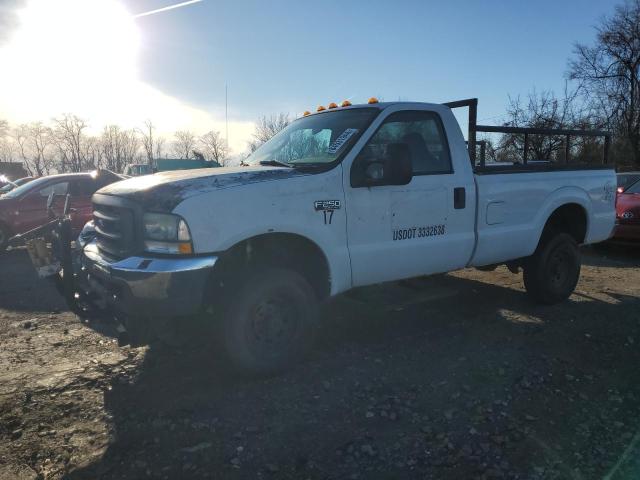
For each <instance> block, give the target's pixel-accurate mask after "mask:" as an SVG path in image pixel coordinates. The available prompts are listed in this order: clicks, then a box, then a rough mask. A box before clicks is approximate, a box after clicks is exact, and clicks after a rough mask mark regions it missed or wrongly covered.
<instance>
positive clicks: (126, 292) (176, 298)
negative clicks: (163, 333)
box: [78, 240, 217, 318]
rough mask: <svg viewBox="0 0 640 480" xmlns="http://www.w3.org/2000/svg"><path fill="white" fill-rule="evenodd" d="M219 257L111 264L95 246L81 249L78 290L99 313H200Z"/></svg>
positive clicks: (145, 259) (137, 258)
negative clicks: (97, 307)
mask: <svg viewBox="0 0 640 480" xmlns="http://www.w3.org/2000/svg"><path fill="white" fill-rule="evenodd" d="M216 261H217V257H216V256H197V257H176V258H169V257H151V256H149V257H147V256H144V257H143V256H133V257H128V258H125V259H122V260H118V261H114V262H109V261H107V259H105V258H104V256H102V255H101V254H100V252H99V250H98V247H97V245H96V243H95V240H94V241H92V242H89V243H87V244H86V245H84V247H83V248H82V253H81V256H80V275H78V283H79V285H78V287H79V288H80V290H82V291H83V293H84V294H85V295H86V296H87V297H90V298H93V299H94V303H97V304H98V306H99V307H101V308H113V310H114V313H116V314H122V315H125V316H126V317H129V318H131V317H144V318H149V317H176V316H186V315H192V314H195V313H198V312H199V311H200V309H201V307H202V305H203V298H204V292H205V290H206V287H207V284H208V281H209V278H210V274H211V269H212V268H213V266H214V265H215V263H216Z"/></svg>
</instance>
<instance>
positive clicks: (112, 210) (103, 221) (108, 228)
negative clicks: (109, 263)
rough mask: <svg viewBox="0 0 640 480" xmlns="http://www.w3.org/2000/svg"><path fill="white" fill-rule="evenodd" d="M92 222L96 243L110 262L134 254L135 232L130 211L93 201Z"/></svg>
mask: <svg viewBox="0 0 640 480" xmlns="http://www.w3.org/2000/svg"><path fill="white" fill-rule="evenodd" d="M94 198H95V197H94ZM93 222H94V224H95V229H96V243H97V246H98V249H99V250H100V253H101V254H102V255H104V256H105V257H107V258H108V259H111V260H120V259H122V258H125V257H127V256H130V255H131V254H133V253H134V250H135V230H134V214H133V211H132V210H130V209H128V208H125V207H116V206H112V205H104V204H101V203H97V202H95V201H94V203H93Z"/></svg>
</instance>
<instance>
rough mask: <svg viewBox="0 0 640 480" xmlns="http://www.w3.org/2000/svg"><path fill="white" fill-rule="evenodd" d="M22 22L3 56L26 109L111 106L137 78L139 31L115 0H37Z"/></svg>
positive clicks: (29, 111)
mask: <svg viewBox="0 0 640 480" xmlns="http://www.w3.org/2000/svg"><path fill="white" fill-rule="evenodd" d="M19 22H20V24H19V27H18V30H17V31H16V32H15V34H14V35H13V37H12V39H11V40H10V43H9V45H8V46H6V47H5V48H3V52H4V55H3V57H4V58H2V61H3V65H5V66H7V67H8V68H7V69H6V70H5V69H4V68H3V70H5V71H7V72H10V74H9V75H8V76H6V77H5V80H6V81H7V82H8V83H10V84H11V85H10V87H11V88H10V90H9V91H11V92H13V94H14V95H16V96H17V99H20V100H21V104H20V105H14V106H13V109H16V108H17V109H19V110H20V113H21V114H22V115H26V116H33V115H34V114H37V113H38V112H42V111H45V112H50V113H52V114H55V113H57V112H61V111H79V110H86V107H87V106H88V105H92V106H93V107H94V108H95V107H100V106H104V107H108V106H109V104H110V102H111V101H112V100H113V99H112V97H114V96H120V97H121V96H122V95H123V94H124V95H126V94H127V93H126V92H127V91H128V87H130V86H131V83H132V82H135V81H136V80H137V72H136V57H137V54H138V49H139V45H140V35H139V32H138V29H137V27H136V25H135V22H134V20H133V18H132V17H131V15H130V14H129V12H127V10H126V9H125V8H124V7H123V6H122V5H121V4H120V3H119V2H117V1H115V0H102V1H87V0H58V1H55V2H52V1H50V0H33V1H31V2H29V3H28V4H27V6H26V7H25V8H24V9H23V10H21V11H20V12H19ZM7 77H8V78H7ZM27 95H28V97H27ZM25 97H27V98H25ZM98 98H100V99H101V101H100V102H97V99H98ZM97 103H101V104H102V105H96V104H97ZM87 113H91V112H87Z"/></svg>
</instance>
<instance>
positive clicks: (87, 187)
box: [69, 177, 98, 197]
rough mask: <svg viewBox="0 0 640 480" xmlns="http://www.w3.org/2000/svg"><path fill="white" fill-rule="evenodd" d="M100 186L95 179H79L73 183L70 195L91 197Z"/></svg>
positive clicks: (70, 187)
mask: <svg viewBox="0 0 640 480" xmlns="http://www.w3.org/2000/svg"><path fill="white" fill-rule="evenodd" d="M97 188H98V186H97V184H96V181H95V180H94V179H93V178H90V177H87V178H79V179H78V180H75V181H73V182H71V185H70V186H69V193H70V194H71V196H72V197H90V196H91V195H93V194H94V193H95V191H96V190H97Z"/></svg>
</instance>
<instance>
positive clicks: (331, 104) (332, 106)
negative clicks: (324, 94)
mask: <svg viewBox="0 0 640 480" xmlns="http://www.w3.org/2000/svg"><path fill="white" fill-rule="evenodd" d="M332 108H338V105H337V104H336V103H335V102H331V103H330V104H329V109H332Z"/></svg>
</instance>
